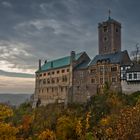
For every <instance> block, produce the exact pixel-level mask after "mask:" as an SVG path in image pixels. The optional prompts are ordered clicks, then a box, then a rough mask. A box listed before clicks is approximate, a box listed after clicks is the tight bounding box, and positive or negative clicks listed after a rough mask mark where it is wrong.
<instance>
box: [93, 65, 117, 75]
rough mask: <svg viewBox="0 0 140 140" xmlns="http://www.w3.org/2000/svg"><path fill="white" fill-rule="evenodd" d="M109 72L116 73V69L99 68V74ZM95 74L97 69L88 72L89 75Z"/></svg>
mask: <svg viewBox="0 0 140 140" xmlns="http://www.w3.org/2000/svg"><path fill="white" fill-rule="evenodd" d="M110 70H111V72H115V71H117V67H111V69H110V68H107V67H103V66H101V67H100V68H99V71H100V72H110ZM96 72H97V69H95V68H94V69H91V70H90V73H96Z"/></svg>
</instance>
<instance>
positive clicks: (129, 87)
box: [121, 80, 140, 94]
mask: <svg viewBox="0 0 140 140" xmlns="http://www.w3.org/2000/svg"><path fill="white" fill-rule="evenodd" d="M121 86H122V92H123V93H125V94H131V93H133V92H136V91H140V82H139V83H137V82H133V83H129V82H127V81H125V80H122V81H121Z"/></svg>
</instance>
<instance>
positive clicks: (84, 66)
mask: <svg viewBox="0 0 140 140" xmlns="http://www.w3.org/2000/svg"><path fill="white" fill-rule="evenodd" d="M90 61H91V60H90V59H88V60H86V61H83V62H82V63H80V64H79V65H77V66H76V67H75V69H85V68H87V67H88V64H89V63H90Z"/></svg>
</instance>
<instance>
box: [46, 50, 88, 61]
mask: <svg viewBox="0 0 140 140" xmlns="http://www.w3.org/2000/svg"><path fill="white" fill-rule="evenodd" d="M84 52H85V51H83V52H80V53H76V55H79V54H83V53H84ZM68 57H70V55H68V56H64V57H60V58H56V59H54V60H50V61H48V62H47V63H49V62H54V61H57V60H61V59H64V58H68Z"/></svg>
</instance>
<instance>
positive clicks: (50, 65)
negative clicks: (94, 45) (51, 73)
mask: <svg viewBox="0 0 140 140" xmlns="http://www.w3.org/2000/svg"><path fill="white" fill-rule="evenodd" d="M84 53H85V52H81V53H78V54H76V55H75V59H76V60H78V59H79V58H80V56H81V55H82V54H84ZM68 65H70V56H66V57H62V58H59V59H56V60H52V61H49V62H47V63H46V64H43V65H42V66H41V70H38V71H36V72H41V71H47V70H50V69H56V68H60V67H65V66H68Z"/></svg>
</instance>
